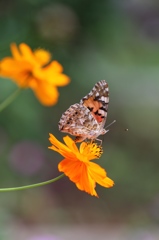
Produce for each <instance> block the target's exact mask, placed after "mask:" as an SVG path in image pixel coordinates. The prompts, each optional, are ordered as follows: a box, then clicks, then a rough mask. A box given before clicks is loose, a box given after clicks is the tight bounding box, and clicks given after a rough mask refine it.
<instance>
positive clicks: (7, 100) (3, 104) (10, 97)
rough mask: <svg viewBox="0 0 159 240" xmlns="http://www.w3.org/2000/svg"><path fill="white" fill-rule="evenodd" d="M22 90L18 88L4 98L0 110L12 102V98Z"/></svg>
mask: <svg viewBox="0 0 159 240" xmlns="http://www.w3.org/2000/svg"><path fill="white" fill-rule="evenodd" d="M21 91H22V89H21V88H18V89H17V90H16V91H15V92H13V93H12V94H11V95H10V96H9V97H8V98H6V99H5V100H4V101H3V102H2V103H1V104H0V112H2V111H3V109H5V108H6V107H7V106H8V105H9V104H11V103H12V102H13V100H14V99H15V98H16V97H17V96H18V95H19V93H20V92H21Z"/></svg>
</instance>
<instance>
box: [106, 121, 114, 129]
mask: <svg viewBox="0 0 159 240" xmlns="http://www.w3.org/2000/svg"><path fill="white" fill-rule="evenodd" d="M115 122H116V120H114V121H113V122H111V123H110V124H109V125H108V126H106V129H107V128H108V127H110V126H111V125H112V124H114V123H115Z"/></svg>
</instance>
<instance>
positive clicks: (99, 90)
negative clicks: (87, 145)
mask: <svg viewBox="0 0 159 240" xmlns="http://www.w3.org/2000/svg"><path fill="white" fill-rule="evenodd" d="M108 103H109V88H108V84H107V83H106V81H105V80H102V81H99V82H98V83H96V84H95V86H94V87H93V89H92V90H91V91H90V93H89V94H88V95H86V96H85V97H84V98H82V100H81V101H80V103H76V104H73V105H71V106H70V107H69V108H68V109H67V110H66V111H65V112H64V113H63V114H62V116H61V119H60V121H59V124H58V126H59V130H60V131H61V132H66V133H70V134H71V135H74V136H76V139H75V141H76V142H77V141H78V142H80V141H82V140H84V139H86V138H89V139H95V138H96V137H97V136H99V135H100V134H104V133H105V132H104V133H103V128H104V125H105V122H106V118H107V110H108Z"/></svg>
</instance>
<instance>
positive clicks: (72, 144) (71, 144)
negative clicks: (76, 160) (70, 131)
mask: <svg viewBox="0 0 159 240" xmlns="http://www.w3.org/2000/svg"><path fill="white" fill-rule="evenodd" d="M63 140H64V142H65V144H66V145H67V146H68V148H69V149H70V150H71V151H72V152H74V153H78V152H79V151H78V148H77V146H76V144H75V142H74V141H73V140H72V138H70V137H69V136H66V137H64V138H63Z"/></svg>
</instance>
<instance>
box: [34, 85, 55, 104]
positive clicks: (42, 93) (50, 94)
mask: <svg viewBox="0 0 159 240" xmlns="http://www.w3.org/2000/svg"><path fill="white" fill-rule="evenodd" d="M32 90H33V91H34V93H35V95H36V97H37V98H38V100H39V101H40V102H41V104H43V105H44V106H52V105H54V104H56V103H57V101H58V97H59V92H58V90H57V88H56V87H54V86H52V85H49V84H46V83H45V82H43V83H39V84H38V85H37V87H36V88H32Z"/></svg>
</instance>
